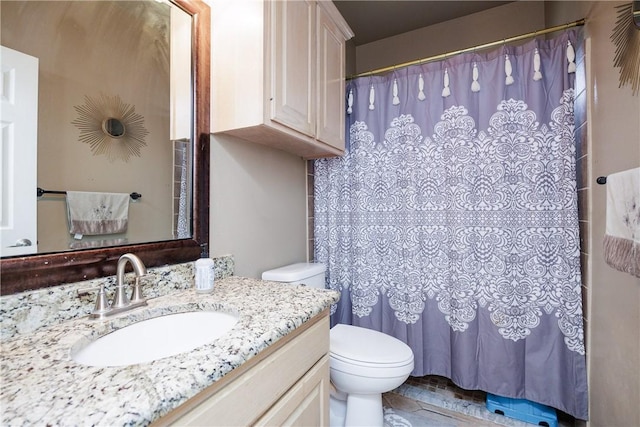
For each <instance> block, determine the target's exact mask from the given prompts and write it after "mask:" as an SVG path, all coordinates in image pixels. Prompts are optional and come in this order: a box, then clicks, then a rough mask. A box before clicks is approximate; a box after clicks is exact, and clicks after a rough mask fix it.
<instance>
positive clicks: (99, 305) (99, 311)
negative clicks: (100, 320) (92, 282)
mask: <svg viewBox="0 0 640 427" xmlns="http://www.w3.org/2000/svg"><path fill="white" fill-rule="evenodd" d="M92 291H98V296H97V297H96V305H95V307H94V308H93V311H92V312H91V317H100V316H101V315H104V314H105V313H107V312H108V311H109V310H110V308H109V302H108V301H107V293H106V292H105V291H104V284H101V285H99V286H94V287H91V288H85V289H78V296H81V295H86V294H88V293H89V292H92Z"/></svg>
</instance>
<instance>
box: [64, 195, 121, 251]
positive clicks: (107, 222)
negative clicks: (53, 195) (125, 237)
mask: <svg viewBox="0 0 640 427" xmlns="http://www.w3.org/2000/svg"><path fill="white" fill-rule="evenodd" d="M67 212H68V215H69V232H70V233H71V234H73V235H74V238H75V239H78V240H79V239H82V236H83V235H98V234H115V233H124V232H125V231H127V223H128V221H129V195H128V194H125V193H92V192H86V191H67Z"/></svg>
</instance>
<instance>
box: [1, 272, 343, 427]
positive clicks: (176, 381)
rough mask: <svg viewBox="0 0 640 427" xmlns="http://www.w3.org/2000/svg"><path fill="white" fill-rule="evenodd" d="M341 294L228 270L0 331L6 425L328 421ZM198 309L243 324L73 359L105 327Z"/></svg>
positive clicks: (316, 422)
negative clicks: (96, 309)
mask: <svg viewBox="0 0 640 427" xmlns="http://www.w3.org/2000/svg"><path fill="white" fill-rule="evenodd" d="M147 286H148V287H151V286H153V284H148V285H147ZM338 298H339V295H338V293H336V292H334V291H330V290H318V289H311V288H307V287H303V286H291V285H286V284H279V283H274V282H265V281H261V280H256V279H248V278H240V277H234V276H232V277H228V278H226V279H223V280H219V281H217V282H216V285H215V289H214V292H213V293H212V294H210V295H200V294H196V293H195V292H194V291H193V290H192V289H190V288H189V289H185V290H178V291H174V292H173V293H170V294H167V295H165V296H160V297H157V298H153V299H150V300H149V301H148V304H149V305H148V306H147V307H143V308H140V309H136V310H133V311H131V312H129V313H126V314H123V315H119V316H117V317H114V318H111V319H106V320H90V319H88V318H87V317H86V316H83V317H80V318H74V319H71V320H65V321H62V322H58V323H56V324H51V325H48V326H43V327H40V328H38V329H36V330H34V331H32V332H28V333H22V334H17V335H16V336H15V337H13V338H10V339H4V337H3V345H2V352H1V359H0V361H1V377H0V381H1V382H2V387H1V389H0V406H1V407H2V420H1V424H2V425H45V424H49V425H113V426H115V425H125V424H127V425H148V424H152V425H172V424H174V425H189V424H192V425H204V424H207V425H249V424H258V425H260V424H262V425H279V424H282V423H284V422H285V421H287V420H288V421H290V422H292V423H294V424H304V425H326V424H328V419H327V417H328V398H329V392H328V386H329V366H328V352H329V319H328V311H329V310H328V308H329V306H330V305H331V304H332V303H335V302H336V301H337V300H338ZM3 308H4V307H3ZM198 310H209V311H223V312H227V313H232V314H235V315H237V316H238V322H237V324H236V325H235V326H234V327H233V328H232V329H231V330H229V331H228V332H227V333H225V334H224V335H223V336H221V337H220V338H218V339H217V340H215V341H213V342H211V343H209V344H206V345H203V346H200V347H198V348H196V349H194V350H193V351H190V352H187V353H181V354H178V355H175V356H171V357H166V358H162V359H158V360H154V361H152V362H149V363H141V364H134V365H128V366H118V367H94V366H85V365H81V364H79V363H77V362H75V361H74V360H73V359H72V357H71V355H72V353H73V352H74V351H76V350H77V349H78V348H79V347H82V346H84V345H86V343H88V342H90V341H92V340H95V339H96V338H98V337H100V336H102V335H105V334H107V333H108V332H110V331H113V330H116V329H119V328H122V327H125V326H127V325H129V324H132V323H135V322H139V321H142V320H145V319H147V318H151V317H156V316H162V315H167V314H171V313H180V312H186V311H198ZM4 314H5V313H3V315H4ZM206 326H207V325H202V327H203V328H206Z"/></svg>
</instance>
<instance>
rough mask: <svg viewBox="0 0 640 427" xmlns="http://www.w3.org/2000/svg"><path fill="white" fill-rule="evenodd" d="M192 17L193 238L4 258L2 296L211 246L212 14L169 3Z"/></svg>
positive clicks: (189, 3) (198, 4)
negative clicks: (123, 262)
mask: <svg viewBox="0 0 640 427" xmlns="http://www.w3.org/2000/svg"><path fill="white" fill-rule="evenodd" d="M171 1H172V2H173V3H174V4H175V5H177V6H178V7H180V8H181V9H182V10H184V11H185V12H186V13H188V14H189V15H191V17H192V40H191V49H192V50H191V52H192V55H191V57H192V59H191V61H192V67H193V87H192V90H193V92H192V94H193V100H192V106H193V113H194V114H193V126H194V132H193V138H194V147H193V215H192V227H193V236H192V238H191V239H181V240H167V241H160V242H152V243H141V244H132V245H124V246H113V247H107V248H99V249H87V250H79V251H67V252H59V253H53V254H42V255H28V256H19V257H10V258H3V259H0V294H1V295H8V294H14V293H17V292H22V291H26V290H33V289H40V288H46V287H50V286H57V285H61V284H63V283H72V282H78V281H82V280H89V279H95V278H98V277H105V276H111V275H114V274H115V273H116V263H117V260H118V258H119V257H120V256H121V255H122V254H124V253H127V252H132V253H135V254H136V255H138V256H139V257H140V258H141V259H142V261H143V262H144V263H145V265H146V266H147V267H157V266H161V265H168V264H177V263H182V262H188V261H193V260H195V259H197V258H199V256H200V245H201V244H205V243H206V244H208V243H209V143H210V129H209V108H210V103H209V97H210V94H209V90H210V87H209V85H210V80H209V78H210V77H209V76H210V62H209V60H210V52H211V10H210V8H209V6H208V5H207V4H205V3H204V2H202V1H201V0H171Z"/></svg>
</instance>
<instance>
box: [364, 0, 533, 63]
mask: <svg viewBox="0 0 640 427" xmlns="http://www.w3.org/2000/svg"><path fill="white" fill-rule="evenodd" d="M540 28H544V3H543V2H541V1H520V2H513V3H509V4H506V5H504V6H500V7H494V8H492V9H488V10H486V11H483V12H478V13H474V14H472V15H468V16H465V17H462V18H458V19H453V20H450V21H447V22H443V23H441V24H436V25H431V26H429V27H424V28H420V29H417V30H414V31H410V32H408V33H404V34H400V35H398V36H394V37H389V38H386V39H383V40H378V41H375V42H372V43H368V44H365V45H362V46H358V47H357V48H356V60H355V63H356V66H355V67H356V72H357V73H363V72H366V71H370V70H373V69H376V68H382V67H387V66H391V65H394V64H401V63H403V62H407V61H413V60H417V59H420V58H427V57H430V56H433V55H439V54H442V53H445V52H451V51H455V50H458V49H464V48H468V47H470V46H477V45H480V44H483V43H488V42H493V41H496V40H500V39H503V38H506V37H511V36H514V35H518V34H522V33H526V32H529V31H535V30H539V29H540Z"/></svg>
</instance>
